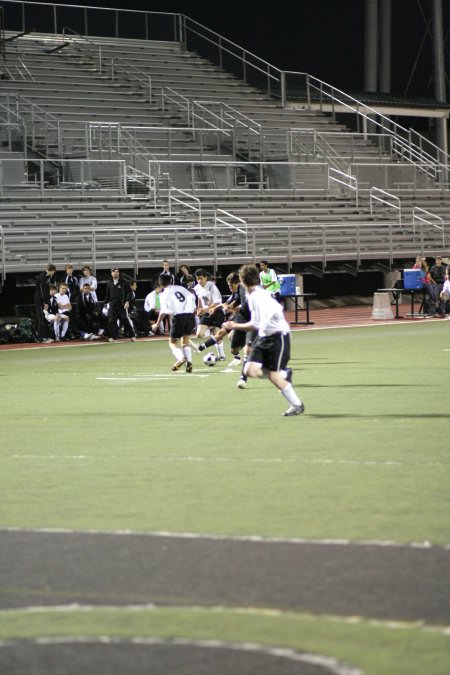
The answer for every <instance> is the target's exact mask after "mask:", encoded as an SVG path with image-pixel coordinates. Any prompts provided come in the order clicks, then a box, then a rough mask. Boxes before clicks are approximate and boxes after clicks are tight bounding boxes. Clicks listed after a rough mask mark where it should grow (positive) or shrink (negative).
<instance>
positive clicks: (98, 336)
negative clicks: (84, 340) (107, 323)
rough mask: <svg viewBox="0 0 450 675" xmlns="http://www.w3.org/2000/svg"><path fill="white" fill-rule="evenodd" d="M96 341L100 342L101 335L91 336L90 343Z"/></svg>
mask: <svg viewBox="0 0 450 675" xmlns="http://www.w3.org/2000/svg"><path fill="white" fill-rule="evenodd" d="M94 340H100V335H91V337H90V338H89V341H90V342H94Z"/></svg>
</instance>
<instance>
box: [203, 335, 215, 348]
mask: <svg viewBox="0 0 450 675" xmlns="http://www.w3.org/2000/svg"><path fill="white" fill-rule="evenodd" d="M215 344H217V340H216V338H213V337H210V338H208V339H207V340H205V341H204V343H203V346H204V347H205V348H207V347H213V346H214V345H215Z"/></svg>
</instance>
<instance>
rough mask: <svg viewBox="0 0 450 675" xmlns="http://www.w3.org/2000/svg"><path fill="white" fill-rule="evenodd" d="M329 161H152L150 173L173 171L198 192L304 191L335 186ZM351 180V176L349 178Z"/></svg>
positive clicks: (184, 186)
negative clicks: (207, 173)
mask: <svg viewBox="0 0 450 675" xmlns="http://www.w3.org/2000/svg"><path fill="white" fill-rule="evenodd" d="M329 168H330V167H329V165H328V164H326V163H320V162H313V163H305V162H274V161H269V162H256V161H251V162H239V161H214V160H203V161H202V160H171V161H170V160H166V159H161V160H160V159H157V160H150V161H149V169H148V173H149V174H150V175H152V176H153V177H154V178H155V180H156V185H157V186H158V183H159V178H160V176H163V175H164V176H166V175H169V176H170V179H171V181H172V183H173V184H175V185H176V186H177V187H179V188H181V189H183V190H187V191H189V192H191V193H192V194H193V195H195V194H196V193H197V192H199V191H201V190H208V189H213V190H217V191H220V192H224V193H230V192H232V191H235V190H246V189H248V190H253V191H254V192H260V193H264V192H265V191H266V190H284V191H286V192H288V193H291V194H296V193H299V194H301V193H302V192H304V191H308V192H312V193H314V192H319V191H320V192H326V193H327V192H329V191H330V190H331V189H332V185H331V184H332V183H334V182H335V181H333V180H330V171H329ZM201 170H203V171H205V170H208V171H209V175H210V179H209V180H208V181H205V179H204V176H203V174H201V175H199V172H200V171H201ZM349 181H350V179H349Z"/></svg>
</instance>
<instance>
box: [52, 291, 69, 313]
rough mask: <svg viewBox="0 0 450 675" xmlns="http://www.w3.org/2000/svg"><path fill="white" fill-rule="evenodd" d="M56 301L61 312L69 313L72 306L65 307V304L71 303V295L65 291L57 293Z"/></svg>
mask: <svg viewBox="0 0 450 675" xmlns="http://www.w3.org/2000/svg"><path fill="white" fill-rule="evenodd" d="M55 298H56V302H57V303H58V307H59V310H58V311H59V314H68V313H69V312H70V307H64V305H70V300H69V296H68V295H66V294H65V293H64V295H62V294H61V293H55Z"/></svg>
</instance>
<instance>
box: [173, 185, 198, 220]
mask: <svg viewBox="0 0 450 675" xmlns="http://www.w3.org/2000/svg"><path fill="white" fill-rule="evenodd" d="M176 195H180V196H176ZM192 202H193V203H192ZM168 203H169V216H170V217H172V213H173V204H177V205H179V206H181V207H182V208H183V209H187V210H190V211H193V212H194V213H195V214H196V218H197V220H198V226H199V229H200V230H201V229H202V204H201V201H200V199H198V198H197V197H194V195H191V194H189V192H185V191H184V190H180V189H179V188H176V187H173V186H171V187H170V188H169V190H168Z"/></svg>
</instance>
